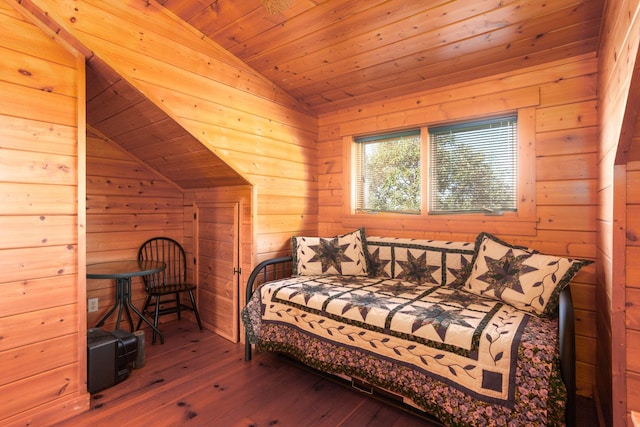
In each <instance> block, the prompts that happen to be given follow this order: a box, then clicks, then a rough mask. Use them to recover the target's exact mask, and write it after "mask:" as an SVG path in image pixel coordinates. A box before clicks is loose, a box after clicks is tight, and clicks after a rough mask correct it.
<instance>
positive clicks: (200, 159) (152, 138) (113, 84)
mask: <svg viewBox="0 0 640 427" xmlns="http://www.w3.org/2000/svg"><path fill="white" fill-rule="evenodd" d="M87 124H88V126H89V130H90V131H94V130H95V131H97V133H98V135H97V136H100V137H103V138H107V139H110V140H111V141H114V142H116V143H117V144H118V145H120V146H121V147H122V148H124V149H125V150H126V151H128V152H129V153H130V154H131V155H133V156H134V157H136V158H137V159H138V160H141V161H142V162H144V163H145V164H146V165H147V166H150V167H151V168H152V169H154V170H155V171H157V172H158V173H160V174H161V175H162V176H164V177H165V178H167V179H169V180H170V181H172V182H173V183H175V184H177V185H178V186H179V187H180V188H183V189H193V188H211V187H225V186H230V185H243V184H247V181H246V180H245V179H244V178H243V177H242V176H241V175H240V174H238V173H237V172H236V171H234V170H233V169H232V168H231V167H229V166H228V165H227V164H226V163H225V162H223V161H222V160H221V159H220V158H219V157H218V156H216V155H215V154H214V153H213V152H212V151H211V150H209V149H208V148H207V147H205V146H204V145H203V144H202V143H201V142H200V141H198V139H196V138H195V137H194V136H193V135H191V134H190V133H189V132H187V131H186V130H185V129H184V128H182V127H181V126H180V125H179V124H178V123H176V122H175V121H174V120H173V119H172V118H171V117H169V116H168V115H167V114H166V113H165V112H164V111H162V110H161V109H160V108H159V107H158V106H156V105H155V104H154V103H153V102H152V101H150V100H149V99H148V98H147V97H145V96H144V95H143V94H141V93H140V92H139V91H138V90H136V89H135V88H134V87H133V86H131V85H130V84H129V83H127V82H126V81H125V80H124V79H122V77H120V75H119V74H117V73H116V72H115V71H114V70H113V69H111V67H109V66H108V65H107V64H105V63H104V62H103V61H101V60H100V59H99V58H98V57H95V56H94V57H92V58H91V59H90V60H88V61H87Z"/></svg>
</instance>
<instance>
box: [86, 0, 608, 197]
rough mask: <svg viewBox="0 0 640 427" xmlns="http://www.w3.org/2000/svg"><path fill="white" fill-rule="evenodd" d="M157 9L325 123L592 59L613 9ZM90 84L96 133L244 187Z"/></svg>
mask: <svg viewBox="0 0 640 427" xmlns="http://www.w3.org/2000/svg"><path fill="white" fill-rule="evenodd" d="M158 1H159V3H161V4H162V5H163V6H164V7H166V8H167V9H169V10H170V11H171V12H173V13H174V14H175V15H177V16H178V17H180V18H181V19H183V20H185V21H186V22H187V23H189V24H190V25H192V26H193V27H196V28H197V29H199V30H200V31H201V32H202V33H204V34H205V35H207V36H208V37H210V38H211V39H212V40H214V41H215V42H217V43H218V44H220V45H221V46H223V47H224V48H226V49H227V50H228V51H230V52H231V53H232V54H234V55H236V56H237V57H238V58H240V59H241V60H243V61H244V62H245V63H247V64H248V65H249V66H251V67H253V68H254V69H255V70H257V71H258V72H260V73H261V74H263V75H264V76H265V77H266V78H268V79H270V80H271V81H273V82H274V83H275V84H276V85H278V86H280V87H281V88H282V89H283V90H285V91H287V92H288V93H289V94H291V95H292V96H293V97H294V98H296V99H298V100H300V101H301V102H302V103H304V104H306V105H308V106H309V109H310V110H311V111H313V112H315V113H316V114H317V115H321V114H323V113H327V112H331V111H336V110H338V109H341V108H349V107H354V106H357V105H360V104H363V103H366V102H384V100H385V99H387V98H391V97H396V96H402V95H410V94H412V93H415V92H418V91H423V90H427V89H430V88H434V87H441V86H443V85H448V84H457V83H461V82H465V81H468V80H473V79H476V78H480V77H483V76H488V75H495V74H497V73H502V72H508V71H513V70H515V69H518V68H522V67H527V66H533V65H537V64H541V63H546V62H549V61H553V60H559V59H562V58H567V57H571V56H575V55H581V54H584V53H589V52H595V51H597V47H598V35H599V30H600V19H601V15H602V11H603V2H604V0H553V1H550V0H526V1H525V0H385V1H383V0H241V1H240V0H158ZM262 1H270V2H274V1H275V2H280V3H281V4H283V5H284V7H283V8H282V11H281V12H280V13H269V12H268V11H267V10H266V9H265V7H264V5H263V4H262ZM87 88H88V91H87V92H88V93H87V95H88V96H87V122H88V124H89V126H91V127H93V128H94V129H95V130H97V131H99V132H101V133H102V134H103V135H105V136H106V137H108V138H110V139H112V140H113V141H115V142H117V143H118V144H120V145H121V146H122V147H123V148H125V149H126V150H128V151H129V152H130V153H132V154H133V155H135V156H137V157H138V158H139V159H140V160H142V161H143V162H144V163H146V164H147V165H149V166H151V167H152V168H154V169H156V170H157V171H159V172H160V173H161V174H163V175H164V176H165V177H167V178H168V179H170V180H172V181H173V182H174V183H176V184H177V185H179V186H180V187H181V188H184V189H190V188H206V187H216V186H228V185H242V184H246V180H245V179H244V178H242V177H241V176H240V175H239V174H238V173H237V172H235V171H234V170H232V169H231V168H230V167H229V166H227V165H226V164H225V163H224V162H222V161H221V160H220V159H219V158H218V157H217V156H216V155H215V154H214V153H212V152H211V151H210V150H208V149H207V148H206V147H205V146H203V145H202V144H201V143H200V142H199V141H198V140H197V139H195V138H194V137H193V136H191V135H190V134H189V133H188V132H187V131H185V130H184V129H182V128H181V127H180V126H179V125H178V124H177V123H175V121H173V120H172V119H171V118H169V117H168V116H167V115H166V114H165V113H164V112H163V111H161V110H160V108H158V107H157V106H155V105H154V104H153V103H152V102H151V101H150V100H148V99H147V98H145V97H144V96H143V95H142V94H140V93H139V92H138V91H137V90H135V89H134V88H133V87H131V86H130V85H129V84H128V83H126V82H125V81H124V80H123V79H121V78H120V76H118V75H117V74H116V73H114V72H113V70H111V69H110V68H109V67H108V66H106V65H105V64H102V63H100V61H99V59H98V58H95V57H94V58H92V59H91V60H90V61H89V62H88V69H87ZM187 165H188V167H187Z"/></svg>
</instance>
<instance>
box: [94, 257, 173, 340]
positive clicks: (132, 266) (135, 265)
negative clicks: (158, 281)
mask: <svg viewBox="0 0 640 427" xmlns="http://www.w3.org/2000/svg"><path fill="white" fill-rule="evenodd" d="M165 268H166V265H165V263H163V262H160V261H149V260H140V261H139V260H126V261H111V262H100V263H97V264H88V265H87V279H115V280H116V300H115V303H114V304H113V307H111V309H110V310H109V311H108V312H107V314H105V315H104V316H103V317H102V319H100V321H99V322H98V324H97V325H96V327H98V328H99V327H100V326H102V325H104V322H105V321H106V320H107V319H108V318H109V316H111V315H112V314H113V312H114V311H115V310H116V308H117V309H118V320H117V321H116V329H120V319H121V318H122V309H123V308H124V311H125V312H126V314H127V319H128V320H129V324H130V325H131V332H133V319H132V318H131V313H130V312H129V308H131V310H133V311H134V312H135V313H136V314H137V315H138V316H140V319H142V320H143V321H144V322H145V323H146V324H147V325H149V326H150V327H151V328H152V329H153V330H154V331H155V332H156V333H157V334H158V335H160V343H161V344H164V337H163V336H162V333H161V332H160V331H159V330H158V328H156V327H155V326H154V325H153V323H151V322H150V321H149V319H147V318H146V317H145V316H144V315H143V314H142V313H141V312H140V311H139V310H138V309H137V308H136V307H135V306H134V305H133V303H132V302H131V278H132V277H136V276H146V275H149V274H154V273H159V272H161V271H163V270H164V269H165Z"/></svg>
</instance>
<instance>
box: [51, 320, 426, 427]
mask: <svg viewBox="0 0 640 427" xmlns="http://www.w3.org/2000/svg"><path fill="white" fill-rule="evenodd" d="M162 330H163V332H164V334H165V344H164V345H159V344H156V345H150V341H151V340H150V334H149V333H147V336H146V340H145V341H146V342H145V344H146V346H145V366H144V367H143V368H141V369H135V370H133V371H132V373H131V375H130V376H129V378H127V379H126V380H125V381H123V382H121V383H120V384H117V385H115V386H113V387H111V388H109V389H107V390H104V391H101V392H99V393H96V394H94V395H93V396H92V397H91V409H90V410H89V411H87V412H85V413H83V414H80V415H78V416H75V417H73V418H71V419H69V420H67V421H65V422H64V423H61V424H58V425H59V426H74V427H76V426H102V425H112V426H154V427H155V426H225V427H226V426H253V427H259V426H274V425H279V426H314V427H315V426H318V427H323V426H327V427H335V426H349V427H351V426H380V427H382V426H385V427H393V426H395V427H400V426H402V427H411V426H416V427H417V426H420V427H425V426H427V427H428V426H433V424H431V423H429V422H427V421H425V420H423V419H421V418H419V417H416V416H413V415H411V414H408V413H406V412H403V411H401V410H400V409H397V408H394V407H392V406H389V405H387V404H384V403H382V402H379V401H377V400H375V399H372V398H370V397H368V396H367V395H365V394H363V393H359V392H356V391H354V390H351V389H348V388H345V387H343V386H341V385H338V384H335V383H334V382H332V381H329V380H327V379H324V378H321V377H319V376H317V375H314V374H313V373H310V372H307V371H306V370H303V369H301V368H299V367H297V366H294V365H292V364H291V363H288V362H287V361H286V360H285V359H283V358H282V357H279V356H276V355H273V354H267V353H262V354H254V357H253V359H252V360H251V361H250V362H245V361H244V346H243V345H241V344H232V343H230V342H229V341H227V340H225V339H224V338H221V337H219V336H218V335H215V334H214V333H212V332H210V331H205V332H203V333H201V332H200V331H199V330H198V328H197V326H196V325H195V324H192V323H190V322H188V321H185V320H182V321H175V322H170V323H167V324H165V325H162Z"/></svg>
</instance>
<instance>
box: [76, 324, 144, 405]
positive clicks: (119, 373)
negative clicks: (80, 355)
mask: <svg viewBox="0 0 640 427" xmlns="http://www.w3.org/2000/svg"><path fill="white" fill-rule="evenodd" d="M137 353H138V339H137V337H136V336H135V335H134V334H132V333H130V332H127V331H123V330H115V331H103V330H102V329H99V328H91V329H88V330H87V390H89V393H96V392H98V391H101V390H104V389H106V388H109V387H111V386H113V385H115V384H118V383H119V382H121V381H124V380H125V379H127V377H129V373H130V372H131V369H133V365H134V363H135V360H136V356H137Z"/></svg>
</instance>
